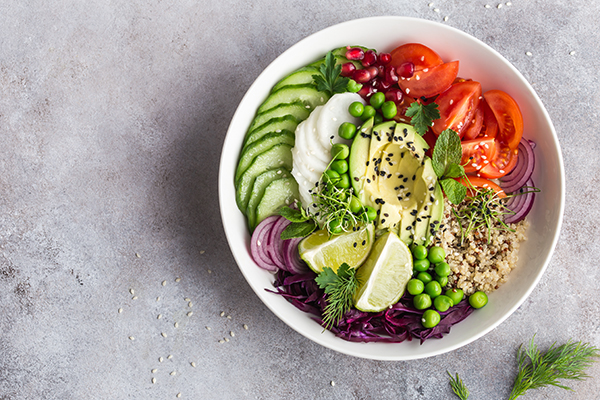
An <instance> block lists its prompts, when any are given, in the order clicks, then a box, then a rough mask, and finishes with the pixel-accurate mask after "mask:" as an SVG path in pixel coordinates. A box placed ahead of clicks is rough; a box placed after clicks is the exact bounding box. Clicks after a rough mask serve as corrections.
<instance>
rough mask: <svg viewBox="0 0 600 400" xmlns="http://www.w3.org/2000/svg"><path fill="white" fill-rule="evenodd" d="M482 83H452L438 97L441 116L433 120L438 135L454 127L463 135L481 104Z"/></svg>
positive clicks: (434, 129) (434, 130) (460, 135)
mask: <svg viewBox="0 0 600 400" xmlns="http://www.w3.org/2000/svg"><path fill="white" fill-rule="evenodd" d="M480 97H481V84H480V83H479V82H475V81H466V82H459V83H456V84H454V85H452V86H451V87H450V88H449V89H448V90H446V91H445V92H444V93H442V94H440V95H439V96H438V98H437V99H436V101H435V102H436V103H437V104H438V109H439V111H440V118H439V119H436V120H435V121H433V127H432V129H433V132H434V133H435V134H436V135H439V134H440V133H442V131H444V130H446V129H452V130H454V131H455V132H456V133H458V136H459V137H461V138H462V137H463V136H464V133H465V130H466V128H467V126H468V121H471V119H472V116H473V115H474V112H475V110H476V109H477V107H478V106H479V98H480Z"/></svg>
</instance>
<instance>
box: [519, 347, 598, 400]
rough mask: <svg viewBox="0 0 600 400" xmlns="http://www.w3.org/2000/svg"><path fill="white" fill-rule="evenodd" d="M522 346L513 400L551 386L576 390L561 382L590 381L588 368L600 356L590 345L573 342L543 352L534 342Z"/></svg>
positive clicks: (596, 349)
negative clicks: (534, 390)
mask: <svg viewBox="0 0 600 400" xmlns="http://www.w3.org/2000/svg"><path fill="white" fill-rule="evenodd" d="M534 339H535V336H534V337H533V338H532V339H531V341H530V342H529V346H528V347H527V348H525V349H523V345H521V346H520V347H519V352H518V356H517V357H518V362H519V369H518V374H517V376H516V378H515V382H514V385H513V389H512V392H511V393H510V397H509V400H514V399H516V398H517V397H519V396H522V395H523V394H524V393H525V392H526V391H527V390H529V389H538V388H542V387H545V386H548V385H551V386H557V387H559V388H562V389H566V390H572V389H571V388H570V387H568V386H566V385H563V384H561V383H560V381H559V380H560V379H574V380H583V379H585V378H589V376H588V375H586V373H585V369H586V368H588V367H589V366H591V365H592V363H594V362H595V361H597V360H595V359H596V358H599V357H600V350H599V349H598V348H596V347H594V346H592V345H590V344H589V343H582V342H572V341H571V340H569V341H568V342H567V343H566V344H563V345H560V346H557V347H556V346H555V343H554V344H552V346H550V348H549V349H548V350H547V351H546V352H545V353H541V352H540V351H539V350H538V348H537V346H536V345H535V343H534Z"/></svg>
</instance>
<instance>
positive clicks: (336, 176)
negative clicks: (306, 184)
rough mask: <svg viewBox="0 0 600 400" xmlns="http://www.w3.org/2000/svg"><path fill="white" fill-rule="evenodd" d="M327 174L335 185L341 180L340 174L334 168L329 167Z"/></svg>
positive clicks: (328, 178)
mask: <svg viewBox="0 0 600 400" xmlns="http://www.w3.org/2000/svg"><path fill="white" fill-rule="evenodd" d="M325 175H326V178H327V180H329V181H330V182H331V183H333V184H334V185H335V184H336V183H337V182H338V181H339V180H340V174H338V173H337V172H336V171H334V170H332V169H328V170H326V171H325Z"/></svg>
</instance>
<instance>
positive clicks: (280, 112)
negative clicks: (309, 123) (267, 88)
mask: <svg viewBox="0 0 600 400" xmlns="http://www.w3.org/2000/svg"><path fill="white" fill-rule="evenodd" d="M286 115H292V116H294V117H295V118H296V119H297V120H298V121H304V120H305V119H306V118H308V116H309V115H310V110H309V109H307V108H306V107H305V106H304V104H302V103H301V102H299V101H298V102H296V103H290V104H286V103H283V104H280V105H278V106H277V107H275V108H272V109H270V110H268V111H266V112H263V113H261V114H257V115H256V116H255V117H254V120H253V121H252V124H251V125H250V128H248V133H249V132H251V131H253V130H254V129H255V128H257V127H259V126H261V125H264V124H266V123H267V122H269V121H270V120H272V119H274V118H279V117H284V116H286Z"/></svg>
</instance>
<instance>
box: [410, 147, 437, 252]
mask: <svg viewBox="0 0 600 400" xmlns="http://www.w3.org/2000/svg"><path fill="white" fill-rule="evenodd" d="M436 183H437V175H436V174H435V171H434V170H433V165H432V163H431V159H430V158H429V157H426V158H425V162H424V164H423V170H422V172H421V179H419V181H418V182H417V183H416V184H415V195H416V196H419V198H418V200H417V201H418V203H419V204H418V207H419V209H418V212H417V217H416V221H417V224H416V225H415V231H414V243H415V244H417V245H419V244H424V243H425V242H426V240H427V227H428V226H429V219H430V218H431V212H432V210H433V204H434V202H435V197H434V191H435V185H436Z"/></svg>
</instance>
